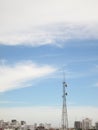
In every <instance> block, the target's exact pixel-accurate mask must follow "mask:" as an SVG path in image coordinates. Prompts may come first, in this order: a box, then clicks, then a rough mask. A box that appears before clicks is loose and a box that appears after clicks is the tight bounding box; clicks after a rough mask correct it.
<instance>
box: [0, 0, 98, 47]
mask: <svg viewBox="0 0 98 130" xmlns="http://www.w3.org/2000/svg"><path fill="white" fill-rule="evenodd" d="M0 2H1V0H0ZM97 5H98V1H97V0H93V1H92V0H89V1H88V0H87V1H85V0H79V1H78V0H74V2H73V1H72V0H69V1H68V0H53V1H52V0H47V1H45V0H41V1H38V0H37V1H35V0H33V1H32V0H29V1H26V0H21V1H19V0H16V1H14V2H13V0H9V1H7V0H4V1H2V2H1V3H0V44H2V45H30V46H33V47H34V46H42V45H58V46H62V45H61V44H60V43H59V41H61V43H65V42H66V41H67V40H70V39H88V38H93V39H98V16H97V15H95V14H96V12H98V8H97ZM58 23H59V24H58Z"/></svg>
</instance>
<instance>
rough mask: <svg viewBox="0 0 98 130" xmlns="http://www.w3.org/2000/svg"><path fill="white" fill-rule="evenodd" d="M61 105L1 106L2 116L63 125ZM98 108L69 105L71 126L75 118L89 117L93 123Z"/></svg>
mask: <svg viewBox="0 0 98 130" xmlns="http://www.w3.org/2000/svg"><path fill="white" fill-rule="evenodd" d="M61 115H62V108H61V107H53V106H36V107H17V108H16V107H13V108H0V118H2V119H4V120H7V121H8V120H11V119H17V120H19V121H20V120H26V121H27V123H28V124H33V123H35V122H36V123H46V122H47V123H51V124H52V125H53V126H60V125H61ZM97 115H98V108H97V107H90V106H88V107H87V106H80V107H78V106H74V107H68V120H69V127H73V125H74V121H75V120H80V121H82V119H84V118H86V117H88V118H90V119H92V121H93V124H94V123H95V122H96V121H98V117H97Z"/></svg>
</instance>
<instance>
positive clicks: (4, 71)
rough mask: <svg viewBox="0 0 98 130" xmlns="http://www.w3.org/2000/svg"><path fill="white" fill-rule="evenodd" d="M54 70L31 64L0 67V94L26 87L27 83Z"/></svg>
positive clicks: (46, 66)
mask: <svg viewBox="0 0 98 130" xmlns="http://www.w3.org/2000/svg"><path fill="white" fill-rule="evenodd" d="M55 71H56V69H55V68H53V67H51V66H48V65H44V66H38V65H37V64H34V63H32V62H23V63H17V64H15V65H12V66H11V65H0V79H1V80H0V92H4V91H7V90H10V89H16V88H20V87H27V86H28V85H29V84H28V81H30V80H33V79H36V78H41V77H44V76H47V75H49V74H51V73H53V72H55Z"/></svg>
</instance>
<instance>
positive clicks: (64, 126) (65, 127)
mask: <svg viewBox="0 0 98 130" xmlns="http://www.w3.org/2000/svg"><path fill="white" fill-rule="evenodd" d="M66 87H67V84H66V82H65V74H64V81H63V96H62V98H63V106H62V130H68V117H67V105H66V96H67V92H66Z"/></svg>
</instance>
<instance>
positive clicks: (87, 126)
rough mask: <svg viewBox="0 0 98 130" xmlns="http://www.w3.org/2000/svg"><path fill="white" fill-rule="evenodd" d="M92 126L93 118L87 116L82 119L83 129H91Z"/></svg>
mask: <svg viewBox="0 0 98 130" xmlns="http://www.w3.org/2000/svg"><path fill="white" fill-rule="evenodd" d="M91 128H92V120H91V119H89V118H85V119H84V120H83V121H82V129H83V130H89V129H91Z"/></svg>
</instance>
